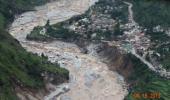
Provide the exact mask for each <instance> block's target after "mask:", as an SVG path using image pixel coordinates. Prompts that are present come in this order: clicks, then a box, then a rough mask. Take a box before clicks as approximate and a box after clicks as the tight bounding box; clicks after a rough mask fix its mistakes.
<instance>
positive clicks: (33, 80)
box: [0, 0, 68, 100]
mask: <svg viewBox="0 0 170 100" xmlns="http://www.w3.org/2000/svg"><path fill="white" fill-rule="evenodd" d="M42 1H43V0H36V2H35V0H15V1H12V2H11V0H0V100H18V98H17V96H16V94H15V93H16V91H15V88H16V87H17V88H22V89H23V88H27V89H28V90H35V91H38V90H39V89H42V88H44V86H45V80H44V78H43V76H42V74H43V73H45V72H46V73H47V76H48V74H50V73H51V74H54V75H55V79H56V80H55V84H60V83H63V82H66V81H67V80H68V71H67V70H65V69H64V68H60V67H59V65H58V64H52V63H50V62H49V61H47V58H46V57H44V56H43V55H42V57H38V56H37V55H35V54H32V53H28V52H26V50H25V49H23V48H22V47H21V45H20V44H19V42H18V41H17V40H15V39H14V38H13V37H12V36H11V35H9V34H8V33H7V32H6V30H5V29H6V26H7V24H8V23H9V22H11V21H12V20H13V19H14V15H15V14H19V13H21V12H23V11H27V10H32V9H33V6H34V5H39V4H40V3H41V4H42V3H45V1H46V0H44V1H43V2H42Z"/></svg>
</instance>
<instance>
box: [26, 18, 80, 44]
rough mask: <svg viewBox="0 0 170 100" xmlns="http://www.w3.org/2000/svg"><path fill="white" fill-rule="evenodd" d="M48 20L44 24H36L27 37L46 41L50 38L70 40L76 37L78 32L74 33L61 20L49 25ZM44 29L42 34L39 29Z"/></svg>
mask: <svg viewBox="0 0 170 100" xmlns="http://www.w3.org/2000/svg"><path fill="white" fill-rule="evenodd" d="M49 23H50V22H49V20H48V21H47V24H46V25H45V26H37V27H35V28H34V29H33V31H32V32H31V33H30V34H28V35H27V39H29V40H40V41H48V40H51V39H52V38H58V39H64V40H68V39H69V40H70V39H77V38H78V37H79V34H76V33H74V32H73V31H71V30H69V29H68V28H65V27H64V25H63V22H61V23H57V24H55V25H49ZM43 30H44V33H43V34H42V33H41V31H43Z"/></svg>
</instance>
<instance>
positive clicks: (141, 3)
mask: <svg viewBox="0 0 170 100" xmlns="http://www.w3.org/2000/svg"><path fill="white" fill-rule="evenodd" d="M128 1H131V2H132V3H133V4H134V7H133V11H134V16H135V20H136V21H137V22H138V23H139V24H140V25H141V26H144V27H146V28H152V27H154V26H157V25H161V26H163V27H169V26H170V19H169V17H170V13H169V11H170V6H169V4H170V2H169V0H128Z"/></svg>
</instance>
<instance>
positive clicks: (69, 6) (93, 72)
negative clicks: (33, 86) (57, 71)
mask: <svg viewBox="0 0 170 100" xmlns="http://www.w3.org/2000/svg"><path fill="white" fill-rule="evenodd" d="M95 2H97V0H58V1H54V2H52V3H48V4H46V5H44V6H40V7H37V8H36V11H31V12H25V13H23V14H22V15H19V16H18V17H17V18H16V19H15V21H14V22H13V23H12V25H11V27H10V29H9V32H10V33H11V35H13V36H14V37H15V38H16V39H17V40H18V41H19V42H20V43H21V45H22V46H23V47H24V48H25V49H26V50H27V51H29V52H33V53H38V54H41V53H43V54H45V55H46V56H48V58H49V60H50V61H51V62H58V63H59V64H60V65H61V67H64V68H66V69H68V70H69V72H70V80H69V83H64V84H61V85H60V86H56V87H54V90H53V91H51V93H49V94H47V95H46V96H43V97H41V98H42V99H44V100H123V99H124V97H125V96H126V94H127V88H126V87H125V86H126V85H125V82H124V79H123V77H122V76H120V75H119V74H117V73H116V72H113V71H110V70H109V69H108V66H107V65H106V64H105V63H103V62H102V61H100V59H99V58H98V57H97V56H96V54H95V52H94V51H93V49H92V48H93V45H90V46H89V49H90V50H89V54H84V53H82V52H81V50H80V48H79V47H78V46H77V45H75V44H73V43H66V42H61V41H53V42H50V43H41V42H35V41H28V40H26V39H25V38H26V35H27V34H28V33H30V32H31V30H32V29H33V28H34V27H35V26H38V25H44V24H45V23H46V21H47V20H48V19H49V20H50V22H52V23H51V24H55V23H57V22H61V21H64V20H67V19H69V18H71V17H72V16H75V15H79V14H82V13H84V12H85V11H86V10H87V9H88V8H89V7H90V6H91V5H92V4H94V3H95ZM94 46H95V45H94ZM32 98H34V99H35V100H38V99H36V98H35V97H32Z"/></svg>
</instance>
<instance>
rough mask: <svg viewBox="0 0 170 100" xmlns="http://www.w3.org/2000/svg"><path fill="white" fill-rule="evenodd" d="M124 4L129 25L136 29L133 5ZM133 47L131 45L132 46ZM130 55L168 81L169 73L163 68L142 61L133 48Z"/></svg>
mask: <svg viewBox="0 0 170 100" xmlns="http://www.w3.org/2000/svg"><path fill="white" fill-rule="evenodd" d="M124 3H125V4H127V5H128V6H129V7H128V11H129V24H132V25H135V26H136V27H137V25H138V24H137V23H136V22H135V20H134V17H133V10H132V7H133V4H132V3H129V2H124ZM132 46H133V45H132ZM131 54H133V55H134V56H136V57H137V58H138V59H140V60H141V61H142V62H143V63H144V64H146V65H147V66H148V68H149V69H150V70H152V71H154V72H156V73H158V74H159V75H160V76H162V77H166V78H168V79H170V72H168V71H167V70H166V69H164V68H163V67H159V66H153V65H152V64H151V63H150V62H148V61H147V60H146V59H144V58H143V57H142V56H140V55H139V54H137V53H136V50H135V48H134V47H133V48H132V50H131Z"/></svg>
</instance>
